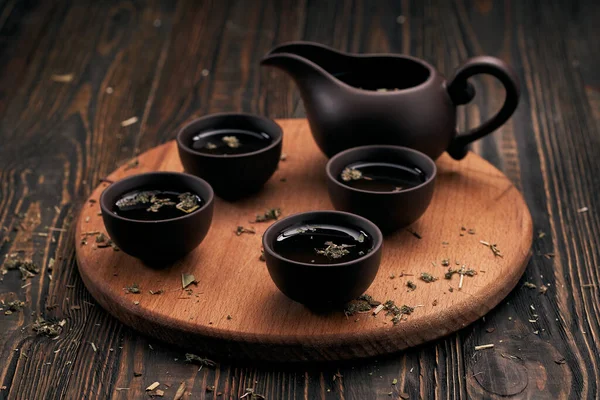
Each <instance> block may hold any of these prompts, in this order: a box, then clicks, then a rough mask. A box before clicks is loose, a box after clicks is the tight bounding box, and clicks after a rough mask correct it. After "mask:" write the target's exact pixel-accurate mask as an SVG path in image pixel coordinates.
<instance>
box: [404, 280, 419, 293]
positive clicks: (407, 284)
mask: <svg viewBox="0 0 600 400" xmlns="http://www.w3.org/2000/svg"><path fill="white" fill-rule="evenodd" d="M406 286H408V288H409V289H410V290H411V291H413V290H415V289H416V288H417V285H415V284H414V283H413V281H408V282H406Z"/></svg>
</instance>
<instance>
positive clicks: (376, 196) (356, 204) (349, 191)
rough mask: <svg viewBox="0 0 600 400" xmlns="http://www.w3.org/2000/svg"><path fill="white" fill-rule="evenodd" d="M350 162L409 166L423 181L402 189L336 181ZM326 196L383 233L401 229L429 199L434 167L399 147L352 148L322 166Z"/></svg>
mask: <svg viewBox="0 0 600 400" xmlns="http://www.w3.org/2000/svg"><path fill="white" fill-rule="evenodd" d="M354 163H389V164H395V165H402V166H410V167H411V168H415V169H416V170H418V171H421V172H422V173H423V174H424V178H423V182H421V183H420V184H418V185H416V186H412V187H408V188H406V189H402V188H398V189H399V190H395V191H374V190H364V189H359V188H354V187H351V186H349V185H347V184H345V183H344V182H342V181H340V176H341V174H342V171H344V169H345V168H346V167H348V166H349V165H352V164H354ZM326 170H327V187H328V190H329V198H330V200H331V202H332V203H333V206H334V207H335V209H336V210H341V211H347V212H351V213H355V214H358V215H361V216H363V217H365V218H367V219H369V220H370V221H372V222H373V223H375V224H376V225H377V226H378V227H379V229H381V231H382V232H383V233H384V234H387V233H391V232H394V231H396V230H398V229H401V228H404V227H406V226H408V225H410V224H412V223H413V222H415V221H416V220H417V219H419V218H420V217H421V215H423V213H424V212H425V210H427V207H428V206H429V203H430V202H431V198H432V197H433V188H434V184H435V177H436V173H437V169H436V166H435V162H434V161H433V160H432V159H431V158H430V157H428V156H427V155H425V154H423V153H421V152H420V151H417V150H413V149H409V148H406V147H399V146H387V145H375V146H363V147H355V148H353V149H349V150H345V151H343V152H341V153H338V154H337V155H335V156H334V157H333V158H331V159H330V160H329V162H328V163H327V166H326Z"/></svg>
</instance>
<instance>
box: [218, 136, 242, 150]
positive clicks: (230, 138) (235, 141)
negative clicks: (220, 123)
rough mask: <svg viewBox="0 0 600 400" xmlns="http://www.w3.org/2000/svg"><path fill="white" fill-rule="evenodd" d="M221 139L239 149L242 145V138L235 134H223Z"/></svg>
mask: <svg viewBox="0 0 600 400" xmlns="http://www.w3.org/2000/svg"><path fill="white" fill-rule="evenodd" d="M221 140H222V141H224V142H225V144H226V145H227V146H229V147H231V148H232V149H237V148H238V147H240V140H239V139H238V138H237V137H235V136H223V138H222V139H221Z"/></svg>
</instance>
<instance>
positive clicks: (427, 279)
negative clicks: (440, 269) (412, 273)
mask: <svg viewBox="0 0 600 400" xmlns="http://www.w3.org/2000/svg"><path fill="white" fill-rule="evenodd" d="M419 279H421V280H422V281H423V282H427V283H431V282H435V281H437V280H438V278H436V277H434V276H433V275H431V274H428V273H427V272H421V276H420V277H419Z"/></svg>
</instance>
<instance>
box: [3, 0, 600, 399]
mask: <svg viewBox="0 0 600 400" xmlns="http://www.w3.org/2000/svg"><path fill="white" fill-rule="evenodd" d="M594 3H596V4H594ZM597 4H598V3H597V2H595V1H592V0H590V1H566V0H565V1H556V0H548V1H546V0H544V1H537V2H536V1H506V2H501V1H492V0H480V1H467V0H456V1H454V2H449V1H448V2H445V1H441V0H437V1H436V0H428V1H418V0H397V1H374V0H347V1H338V2H333V1H292V0H282V1H269V0H262V1H260V0H256V1H241V0H240V1H233V0H219V1H191V0H190V1H179V2H174V1H170V0H148V1H113V2H108V1H91V0H90V1H83V0H82V1H79V0H78V1H60V2H59V1H35V0H31V1H21V0H4V1H1V2H0V225H1V226H2V230H0V243H1V245H0V246H1V247H0V256H1V257H4V256H5V255H7V254H12V253H14V252H18V251H21V252H22V254H23V255H24V256H26V257H32V258H33V260H34V261H35V263H37V264H38V265H40V266H42V269H41V271H40V273H39V274H38V275H36V276H35V277H33V278H30V279H27V280H26V281H22V280H21V279H20V274H19V273H18V271H10V272H8V274H6V275H5V276H4V279H3V281H2V282H0V299H1V300H3V301H5V302H8V301H12V300H14V299H17V298H18V299H20V300H23V301H25V303H26V305H25V307H24V309H23V310H21V311H20V312H15V313H13V314H11V315H4V312H2V313H0V386H1V388H0V398H10V399H13V398H14V399H16V398H20V399H21V398H22V399H31V400H34V399H43V398H49V399H50V398H52V399H54V398H69V399H91V398H96V399H104V398H145V397H148V395H147V394H146V392H145V388H146V387H147V386H148V385H150V384H151V383H153V382H155V381H159V382H160V383H161V386H160V388H162V389H163V390H165V397H166V398H173V396H174V394H175V391H176V390H177V388H178V387H179V385H180V384H181V382H182V381H183V382H185V385H186V390H185V395H184V397H183V398H184V399H192V398H193V399H204V398H208V399H212V398H215V397H214V396H216V392H222V393H223V394H222V397H218V398H227V399H237V398H239V397H240V396H242V395H243V394H244V393H245V389H246V388H254V389H255V391H256V393H261V394H264V395H265V396H266V397H267V398H268V399H284V398H286V399H287V398H293V399H317V398H319V399H320V398H324V399H325V398H328V399H334V398H335V399H372V398H390V397H391V398H394V399H397V398H402V399H408V398H410V399H417V398H422V399H433V398H440V399H441V398H448V399H450V398H500V397H502V396H509V397H511V398H519V399H521V398H551V399H554V398H572V399H582V398H585V399H593V398H598V396H600V388H599V382H600V355H599V351H598V346H599V344H600V324H599V315H600V295H599V293H600V292H599V287H598V285H599V284H600V269H599V268H600V267H599V265H600V252H599V251H598V248H599V247H600V239H599V238H600V212H599V210H600V197H599V195H598V193H599V192H600V178H599V176H600V175H599V174H598V172H599V171H600V133H599V129H598V128H599V124H600V92H599V88H600V75H599V74H598V70H599V68H600V46H598V43H599V41H600V37H599V36H600V35H599V29H598V24H599V21H600V7H598V5H597ZM295 39H304V40H312V41H317V42H322V43H324V44H328V45H331V46H334V47H336V48H339V49H342V50H348V51H355V52H398V53H408V54H412V55H415V56H419V57H423V58H425V59H426V60H428V61H430V62H431V63H433V64H434V65H435V66H437V67H438V68H439V69H440V70H441V71H442V72H443V73H445V74H446V75H448V76H449V75H451V74H452V71H453V70H454V68H456V67H457V66H458V65H459V63H460V62H461V61H462V60H465V59H467V58H468V57H470V56H474V55H480V54H490V55H494V56H497V57H501V58H503V59H504V60H506V61H507V62H509V63H510V64H512V65H513V66H514V68H515V69H516V71H517V73H518V76H519V78H520V81H521V85H522V101H521V104H520V106H519V108H518V110H517V111H516V113H515V115H514V116H513V118H512V119H511V120H510V121H509V123H508V124H507V125H506V126H504V127H503V128H502V129H501V130H500V131H498V132H496V133H495V134H494V135H493V136H490V137H488V138H485V139H484V140H482V141H480V142H479V143H477V144H476V145H475V147H474V151H476V152H478V153H480V154H482V155H483V156H484V157H485V158H486V159H488V160H490V161H491V162H492V163H493V164H495V165H496V166H497V167H499V168H500V169H502V170H503V171H504V172H505V173H506V174H507V175H508V176H509V177H510V179H511V180H512V181H513V182H514V183H515V185H517V187H518V188H519V189H520V190H521V191H522V192H523V194H524V196H525V199H526V201H527V203H528V205H529V207H530V210H531V213H532V216H533V219H534V223H535V231H536V239H535V240H534V245H533V249H532V251H533V257H532V259H531V262H530V263H529V265H528V267H527V271H526V273H525V276H524V277H523V279H522V282H521V284H522V283H524V282H525V281H529V282H531V283H533V284H535V285H536V286H537V287H540V286H541V285H546V286H547V288H548V290H547V292H546V293H545V294H542V293H540V292H539V290H538V289H529V288H526V287H522V285H521V284H519V286H518V287H517V288H516V289H515V290H514V291H513V292H512V293H511V294H510V296H509V297H508V298H506V300H505V301H503V302H502V303H501V305H499V306H498V307H497V308H496V309H495V310H493V311H492V312H491V313H489V314H488V315H487V316H486V317H485V318H483V319H482V320H480V321H477V322H476V323H474V324H473V325H472V326H468V327H466V328H465V329H463V330H462V331H460V332H458V333H456V334H453V335H451V336H449V337H447V338H445V339H443V340H439V341H437V342H434V343H430V344H426V345H423V346H420V347H418V348H415V349H412V350H409V351H406V352H403V353H401V354H397V355H393V356H390V357H382V358H379V359H369V360H361V361H356V362H352V363H344V364H328V365H322V364H321V365H297V366H288V365H257V364H253V363H239V362H232V361H229V360H217V361H219V365H218V366H217V367H216V368H203V369H202V370H200V371H199V370H198V367H197V366H194V365H190V364H186V363H185V362H183V360H182V359H183V358H184V353H185V351H184V350H182V349H177V348H173V347H171V346H167V345H165V344H162V343H159V342H157V341H154V340H151V339H148V338H146V337H143V336H140V335H138V334H136V332H134V331H132V330H131V329H129V328H127V327H125V326H123V325H122V324H120V323H119V322H118V321H117V320H115V319H114V318H112V317H111V316H110V315H108V314H107V313H106V312H104V311H103V310H102V309H101V308H100V307H98V306H97V305H95V302H94V300H93V299H92V298H91V296H90V295H89V294H88V292H87V291H86V289H85V287H84V286H83V284H82V282H81V279H80V277H79V274H78V272H77V268H76V264H75V259H74V256H75V245H76V240H75V238H74V230H75V227H74V224H73V223H72V222H73V220H74V218H75V217H76V215H77V213H78V209H79V208H80V207H81V206H82V202H83V200H84V199H85V198H86V197H87V195H88V194H89V193H90V191H91V190H92V189H93V188H94V187H95V186H96V185H97V184H98V182H99V179H100V178H102V177H103V176H105V175H106V174H108V173H109V172H110V171H112V170H113V169H114V168H116V167H117V166H118V165H119V164H121V163H123V162H124V161H126V160H128V159H131V158H132V157H133V156H134V155H135V154H137V153H138V152H143V151H145V150H147V149H149V148H151V147H153V146H155V145H157V144H159V143H162V142H165V141H167V140H170V139H172V138H173V137H174V133H175V131H176V129H177V128H178V127H179V126H181V125H182V124H183V123H184V122H185V121H187V120H189V119H191V118H193V117H195V116H200V115H204V114H207V113H211V112H217V111H235V110H243V111H248V112H254V113H260V114H264V115H267V116H269V117H273V118H277V117H302V116H303V115H304V109H303V106H302V102H301V101H300V98H299V95H298V91H297V89H296V88H295V86H294V84H293V83H292V82H291V80H289V79H288V78H287V77H286V76H284V75H283V74H281V73H279V72H275V71H273V70H266V69H261V68H260V67H259V65H258V62H259V60H260V58H261V56H262V55H263V54H265V53H266V52H267V51H268V50H269V49H270V48H271V47H273V46H274V45H276V44H278V43H281V42H285V41H288V40H295ZM476 86H477V89H478V95H477V97H476V99H475V101H474V103H473V104H472V105H470V106H468V107H465V108H462V109H461V110H460V111H459V122H460V126H461V127H462V128H464V127H468V126H475V125H477V124H478V123H479V121H480V120H483V119H485V118H487V117H488V116H489V115H490V114H491V113H492V112H494V111H495V110H496V109H497V108H498V107H499V106H500V104H501V102H502V100H503V96H504V94H503V91H502V89H501V87H500V85H499V84H497V83H496V82H495V81H494V80H492V79H490V80H486V79H479V80H476ZM134 116H135V117H137V118H138V122H137V123H135V124H132V125H130V126H126V127H122V126H121V122H122V121H124V120H127V119H129V118H131V117H134ZM432 118H435V116H434V115H432ZM538 232H539V234H538ZM538 236H539V237H538ZM50 259H54V260H56V261H55V263H54V266H53V268H52V270H51V271H50V270H48V268H47V266H48V264H49V263H50ZM4 307H5V308H6V305H4ZM533 314H536V315H538V317H534V316H533ZM38 316H41V317H43V318H45V319H58V320H61V319H65V320H66V325H65V327H64V331H63V333H62V334H61V335H60V336H59V337H58V338H57V339H55V340H52V339H49V338H47V337H42V336H36V334H35V333H34V332H33V331H32V329H31V325H32V324H33V323H34V322H35V320H36V319H37V317H38ZM531 321H534V322H531ZM92 343H93V344H94V345H93V346H92ZM485 343H494V344H495V345H496V346H495V348H494V349H493V350H490V351H485V352H481V351H480V352H475V351H474V346H475V345H478V344H485ZM134 373H136V374H134ZM137 373H141V376H136V375H137ZM396 379H397V384H395V385H394V384H393V383H392V382H393V381H395V380H396ZM165 385H169V386H170V387H169V388H168V389H167V388H166V387H165ZM212 385H214V386H215V392H207V391H206V387H207V386H212ZM388 396H390V397H388ZM246 398H249V396H248V397H246Z"/></svg>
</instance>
